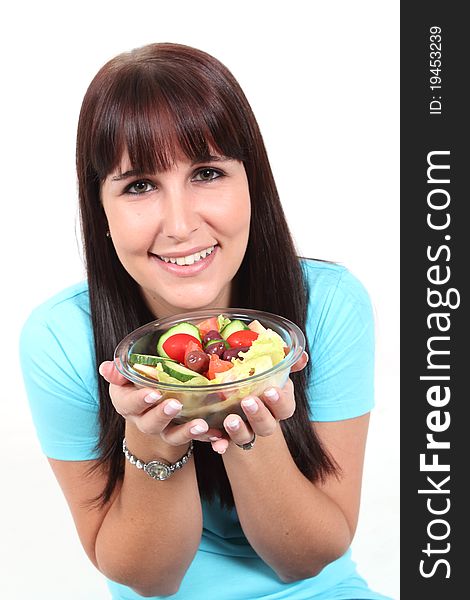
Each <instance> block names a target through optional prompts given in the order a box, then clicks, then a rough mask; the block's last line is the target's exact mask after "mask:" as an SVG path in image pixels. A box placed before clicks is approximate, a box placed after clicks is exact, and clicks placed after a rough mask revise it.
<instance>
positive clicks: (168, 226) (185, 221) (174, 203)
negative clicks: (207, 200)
mask: <svg viewBox="0 0 470 600" xmlns="http://www.w3.org/2000/svg"><path fill="white" fill-rule="evenodd" d="M200 224H201V217H200V215H199V214H198V212H197V211H196V210H195V206H194V201H192V198H191V194H190V193H189V192H188V190H185V189H184V188H180V187H173V188H171V190H167V191H166V192H165V195H164V198H163V203H162V233H163V235H165V236H166V237H168V238H172V239H174V240H177V241H184V240H187V239H188V238H189V237H190V236H191V234H192V233H194V232H195V231H197V229H199V227H200Z"/></svg>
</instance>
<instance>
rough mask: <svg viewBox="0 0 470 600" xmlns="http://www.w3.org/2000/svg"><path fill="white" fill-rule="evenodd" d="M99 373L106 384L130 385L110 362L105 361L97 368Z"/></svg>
mask: <svg viewBox="0 0 470 600" xmlns="http://www.w3.org/2000/svg"><path fill="white" fill-rule="evenodd" d="M98 370H99V372H100V375H101V376H102V377H104V379H106V381H107V382H108V383H112V384H114V385H126V384H127V383H130V382H129V380H128V379H126V378H125V377H124V375H122V374H121V373H120V372H119V371H118V370H117V368H116V365H115V364H114V362H113V361H112V360H105V361H104V362H102V363H101V364H100V366H99V369H98Z"/></svg>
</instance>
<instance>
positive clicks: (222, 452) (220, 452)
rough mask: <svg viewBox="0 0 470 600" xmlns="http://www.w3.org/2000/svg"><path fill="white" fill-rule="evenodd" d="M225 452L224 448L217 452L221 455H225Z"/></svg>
mask: <svg viewBox="0 0 470 600" xmlns="http://www.w3.org/2000/svg"><path fill="white" fill-rule="evenodd" d="M225 450H226V448H222V449H221V450H217V452H218V453H219V454H225Z"/></svg>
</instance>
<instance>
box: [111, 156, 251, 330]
mask: <svg viewBox="0 0 470 600" xmlns="http://www.w3.org/2000/svg"><path fill="white" fill-rule="evenodd" d="M101 199H102V203H103V208H104V211H105V213H106V217H107V219H108V226H109V231H110V234H111V240H110V243H113V244H114V247H115V249H116V252H117V255H118V257H119V260H120V261H121V263H122V265H123V266H124V268H125V269H126V271H127V272H128V273H129V274H130V275H131V277H132V278H133V279H135V281H136V282H137V283H138V284H139V285H140V287H141V289H142V292H143V294H144V297H145V299H146V301H147V303H148V304H149V306H150V308H151V309H152V311H153V312H154V314H155V315H156V316H157V317H159V318H163V317H166V316H170V315H173V314H175V313H177V312H184V311H186V310H191V309H198V308H205V307H210V306H214V307H215V306H229V305H230V292H231V281H232V279H233V277H234V276H235V274H236V273H237V271H238V269H239V267H240V264H241V262H242V260H243V256H244V254H245V250H246V246H247V243H248V233H249V228H250V214H251V209H250V195H249V190H248V180H247V177H246V173H245V168H244V166H243V163H241V162H239V161H236V160H233V159H229V158H226V157H223V156H213V157H211V160H210V161H209V162H203V163H195V164H193V163H191V161H190V160H189V159H187V158H186V157H185V156H182V157H180V159H179V160H178V161H177V162H176V163H175V165H174V167H172V168H171V170H168V171H164V172H160V173H135V172H133V171H132V167H131V166H130V162H129V159H128V158H127V156H124V157H123V159H122V161H121V165H120V167H119V168H118V169H117V170H116V171H115V172H113V173H111V174H110V175H109V176H108V177H107V178H106V180H105V181H104V183H103V184H102V187H101Z"/></svg>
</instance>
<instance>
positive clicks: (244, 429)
mask: <svg viewBox="0 0 470 600" xmlns="http://www.w3.org/2000/svg"><path fill="white" fill-rule="evenodd" d="M224 428H225V431H226V432H227V433H228V435H229V438H230V440H231V441H232V442H234V443H235V444H238V445H240V446H241V445H242V444H248V443H249V442H251V440H252V439H253V431H252V429H251V427H250V426H249V424H247V423H244V422H243V421H242V419H241V418H240V417H239V416H238V415H235V414H231V415H228V417H225V419H224Z"/></svg>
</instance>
